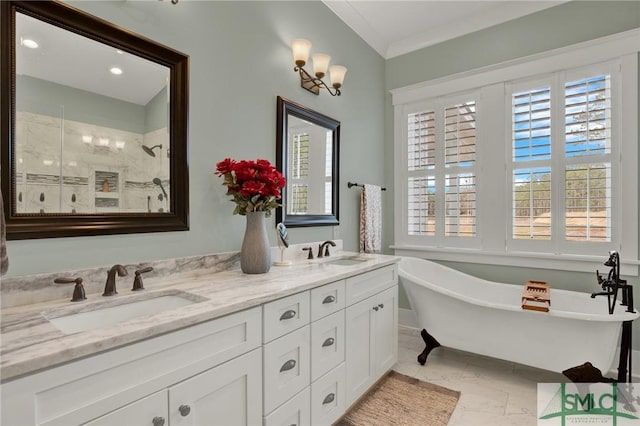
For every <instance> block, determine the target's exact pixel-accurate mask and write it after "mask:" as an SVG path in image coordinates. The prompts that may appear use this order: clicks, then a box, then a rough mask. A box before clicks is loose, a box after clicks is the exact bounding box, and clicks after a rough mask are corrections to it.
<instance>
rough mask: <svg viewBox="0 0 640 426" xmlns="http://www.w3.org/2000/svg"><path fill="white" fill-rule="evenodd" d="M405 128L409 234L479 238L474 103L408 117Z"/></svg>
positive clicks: (448, 104) (444, 104) (445, 103)
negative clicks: (477, 228) (477, 234)
mask: <svg viewBox="0 0 640 426" xmlns="http://www.w3.org/2000/svg"><path fill="white" fill-rule="evenodd" d="M406 126H407V163H406V166H405V167H406V170H407V191H408V196H407V204H406V205H407V210H406V211H407V223H408V227H407V233H408V235H411V236H417V237H420V236H421V237H433V238H435V239H437V240H440V239H444V238H447V237H454V238H473V237H475V236H476V171H475V164H476V102H475V100H465V101H463V102H455V100H454V99H445V100H440V101H439V102H437V103H435V104H434V105H433V107H428V108H424V109H421V110H419V111H416V112H412V113H409V114H408V115H407V122H406ZM439 193H442V194H443V196H439V195H438V194H439Z"/></svg>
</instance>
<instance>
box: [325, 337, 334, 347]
mask: <svg viewBox="0 0 640 426" xmlns="http://www.w3.org/2000/svg"><path fill="white" fill-rule="evenodd" d="M334 342H335V340H334V339H333V337H329V338H328V339H327V340H325V341H324V343H323V344H322V347H323V348H326V347H327V346H331V345H333V343H334Z"/></svg>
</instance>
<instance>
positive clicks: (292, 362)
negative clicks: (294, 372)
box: [280, 359, 296, 373]
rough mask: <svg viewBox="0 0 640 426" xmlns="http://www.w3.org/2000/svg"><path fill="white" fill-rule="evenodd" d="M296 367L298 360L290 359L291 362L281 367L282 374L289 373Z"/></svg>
mask: <svg viewBox="0 0 640 426" xmlns="http://www.w3.org/2000/svg"><path fill="white" fill-rule="evenodd" d="M295 366H296V360H295V359H290V360H289V361H287V362H285V363H284V364H282V367H280V372H281V373H282V372H283V371H289V370H291V369H292V368H293V367H295Z"/></svg>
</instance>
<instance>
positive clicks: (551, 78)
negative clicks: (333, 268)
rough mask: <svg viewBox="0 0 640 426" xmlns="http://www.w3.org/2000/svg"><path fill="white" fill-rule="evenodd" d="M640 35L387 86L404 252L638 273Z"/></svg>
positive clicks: (399, 248)
mask: <svg viewBox="0 0 640 426" xmlns="http://www.w3.org/2000/svg"><path fill="white" fill-rule="evenodd" d="M636 34H637V33H636ZM635 37H636V36H634V35H633V34H632V35H629V36H628V37H619V38H617V39H611V40H606V41H602V42H599V43H594V44H593V45H588V46H583V47H579V48H576V49H575V51H573V50H571V49H570V48H567V50H565V51H559V52H554V53H553V54H549V55H542V56H540V57H537V58H536V59H534V60H530V61H527V60H518V61H514V63H512V64H507V65H499V66H496V67H494V69H486V70H482V71H479V72H477V73H472V72H469V73H466V74H464V75H460V76H453V77H450V78H444V79H440V80H438V81H434V82H432V83H423V84H421V85H417V86H414V87H408V88H402V89H396V90H394V91H392V95H393V103H394V108H395V158H396V160H395V190H396V191H397V194H398V195H397V200H398V203H396V206H397V207H396V213H395V217H396V226H395V245H394V246H393V248H394V249H396V252H397V253H398V254H408V255H415V251H429V253H430V254H429V257H430V258H433V259H443V260H453V261H471V262H480V263H500V264H510V265H522V266H539V265H540V263H539V262H540V259H545V267H549V268H557V269H565V270H566V269H573V270H585V271H592V270H593V262H594V261H595V260H596V259H595V258H594V256H598V257H597V260H598V261H599V260H600V258H601V257H602V256H603V255H606V253H607V252H608V251H609V250H618V251H620V252H621V253H622V257H623V258H624V259H627V262H626V264H627V267H629V266H630V265H631V267H630V268H629V269H626V272H624V271H623V273H627V274H632V275H637V274H638V268H637V266H635V264H636V263H637V256H638V192H637V190H636V189H635V188H636V184H637V182H638V167H637V162H638V146H637V129H638V96H637V93H638V55H637V52H638V46H637V40H635ZM593 58H600V59H599V60H600V61H601V62H598V63H590V62H589V61H590V60H591V61H592V60H593ZM626 186H628V187H629V188H633V189H630V190H625V187H626ZM629 260H631V261H629ZM567 261H570V262H569V263H567ZM622 264H623V270H624V265H625V261H624V260H623V261H622Z"/></svg>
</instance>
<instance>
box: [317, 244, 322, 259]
mask: <svg viewBox="0 0 640 426" xmlns="http://www.w3.org/2000/svg"><path fill="white" fill-rule="evenodd" d="M317 257H318V259H320V258H321V257H322V244H318V256H317Z"/></svg>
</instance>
